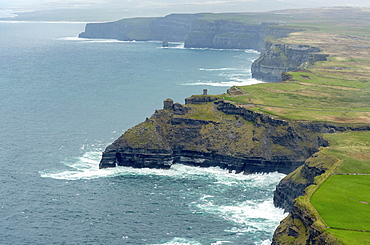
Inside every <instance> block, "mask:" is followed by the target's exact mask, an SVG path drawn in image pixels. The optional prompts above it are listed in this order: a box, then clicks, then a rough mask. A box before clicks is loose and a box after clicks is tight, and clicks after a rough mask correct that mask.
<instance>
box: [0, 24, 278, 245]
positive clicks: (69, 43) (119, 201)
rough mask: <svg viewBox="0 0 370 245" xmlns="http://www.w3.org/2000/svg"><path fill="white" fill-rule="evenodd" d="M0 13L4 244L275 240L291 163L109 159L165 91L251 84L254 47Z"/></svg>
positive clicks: (174, 94)
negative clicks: (248, 165) (95, 32)
mask: <svg viewBox="0 0 370 245" xmlns="http://www.w3.org/2000/svg"><path fill="white" fill-rule="evenodd" d="M83 29H84V24H81V23H80V24H79V23H77V24H76V23H75V24H71V23H6V22H0V103H1V107H0V110H1V117H0V128H1V130H0V151H1V153H0V164H1V171H0V183H1V185H0V195H1V199H0V244H202V245H206V244H269V242H270V239H271V237H272V233H273V230H274V228H275V227H276V226H277V224H278V223H279V221H280V220H281V219H282V218H283V217H284V214H283V213H282V211H281V210H279V209H275V208H274V207H273V205H272V192H273V190H274V188H275V185H276V184H277V183H278V181H279V180H280V179H281V178H282V177H283V175H282V174H278V173H270V174H264V175H263V174H255V175H248V176H247V175H236V174H229V173H228V172H227V171H224V170H221V169H218V168H209V169H201V170H200V169H198V168H195V167H188V166H182V165H176V166H174V167H173V169H171V170H169V171H165V170H150V169H131V168H115V169H105V170H99V169H98V162H99V159H100V156H101V153H100V152H101V151H103V149H104V148H105V147H106V146H107V145H108V144H109V143H111V142H112V141H113V140H114V139H116V138H118V137H119V136H120V135H121V134H122V133H123V132H124V130H127V129H128V128H130V127H132V126H134V125H135V124H137V123H139V122H141V121H143V120H144V119H145V117H147V116H150V115H151V114H152V113H153V112H154V110H155V109H160V108H161V107H162V101H163V100H165V99H166V98H168V97H170V98H172V99H174V100H175V101H178V102H181V103H182V102H183V101H184V98H186V97H189V96H191V95H192V94H200V93H201V91H202V90H203V89H204V88H208V89H209V92H210V93H211V94H212V93H213V94H219V93H224V92H225V91H226V89H227V88H228V87H230V86H232V85H242V84H243V85H247V84H252V83H256V82H257V81H255V80H252V79H250V65H251V62H252V61H253V60H254V59H256V58H257V57H258V53H256V52H254V51H241V50H207V49H204V50H193V49H184V48H182V46H181V44H171V46H170V48H161V44H160V43H155V42H118V41H114V40H84V39H78V38H76V36H77V35H78V34H79V33H80V32H82V31H83Z"/></svg>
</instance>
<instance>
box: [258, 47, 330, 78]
mask: <svg viewBox="0 0 370 245" xmlns="http://www.w3.org/2000/svg"><path fill="white" fill-rule="evenodd" d="M266 46H267V48H266V51H265V52H264V53H262V54H261V56H260V57H259V58H258V59H257V60H256V61H254V62H253V64H252V77H253V78H255V79H258V80H262V81H268V82H281V81H282V80H283V77H282V73H284V72H288V71H293V70H297V69H306V68H307V67H308V66H309V65H312V64H313V63H314V62H316V61H324V60H326V58H327V55H325V54H319V52H321V50H320V49H319V48H316V47H311V46H308V45H297V44H273V43H269V42H267V43H266Z"/></svg>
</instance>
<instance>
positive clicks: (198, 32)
mask: <svg viewBox="0 0 370 245" xmlns="http://www.w3.org/2000/svg"><path fill="white" fill-rule="evenodd" d="M295 31H299V30H298V29H293V28H284V27H282V26H280V25H278V24H276V23H264V22H262V23H259V24H251V23H243V22H238V21H232V20H225V19H220V20H216V21H208V20H204V19H199V20H197V21H195V22H194V24H193V26H192V29H191V32H190V33H189V34H188V37H187V39H186V40H185V47H186V48H214V49H254V50H257V51H263V50H265V41H266V40H267V39H279V38H282V37H286V36H287V35H288V34H289V33H291V32H295Z"/></svg>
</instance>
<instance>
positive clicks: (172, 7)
mask: <svg viewBox="0 0 370 245" xmlns="http://www.w3.org/2000/svg"><path fill="white" fill-rule="evenodd" d="M320 6H356V7H361V6H362V7H370V1H369V0H354V1H348V0H325V1H323V0H176V1H174V0H1V1H0V11H1V12H2V14H4V13H11V12H23V11H35V10H55V9H85V10H87V9H88V10H94V11H99V10H101V11H116V12H117V11H121V12H122V17H133V16H163V15H166V14H169V13H196V12H198V13H199V12H248V11H269V10H275V9H286V8H303V7H320Z"/></svg>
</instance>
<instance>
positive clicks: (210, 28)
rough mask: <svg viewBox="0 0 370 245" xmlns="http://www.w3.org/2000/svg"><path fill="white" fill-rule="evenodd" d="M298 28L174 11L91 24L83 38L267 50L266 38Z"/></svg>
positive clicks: (191, 46) (273, 23) (284, 34)
mask: <svg viewBox="0 0 370 245" xmlns="http://www.w3.org/2000/svg"><path fill="white" fill-rule="evenodd" d="M235 16H238V15H235ZM214 18H216V20H215V19H214ZM294 31H298V30H297V29H293V28H285V27H283V26H281V25H279V24H278V23H275V21H274V20H272V22H271V23H270V22H269V23H265V22H262V21H257V22H255V21H253V20H251V21H244V19H243V18H242V19H241V20H238V19H235V18H234V15H231V16H229V15H222V14H219V15H215V14H171V15H168V16H165V17H159V18H133V19H122V20H119V21H114V22H109V23H89V24H87V25H86V27H85V31H84V32H83V33H81V34H80V35H79V37H81V38H108V39H118V40H124V41H131V40H144V41H146V40H156V41H169V42H171V41H172V42H185V45H184V46H185V47H186V48H215V49H255V50H258V51H261V50H264V49H265V40H267V39H277V38H282V37H285V36H287V34H289V33H291V32H294Z"/></svg>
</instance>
